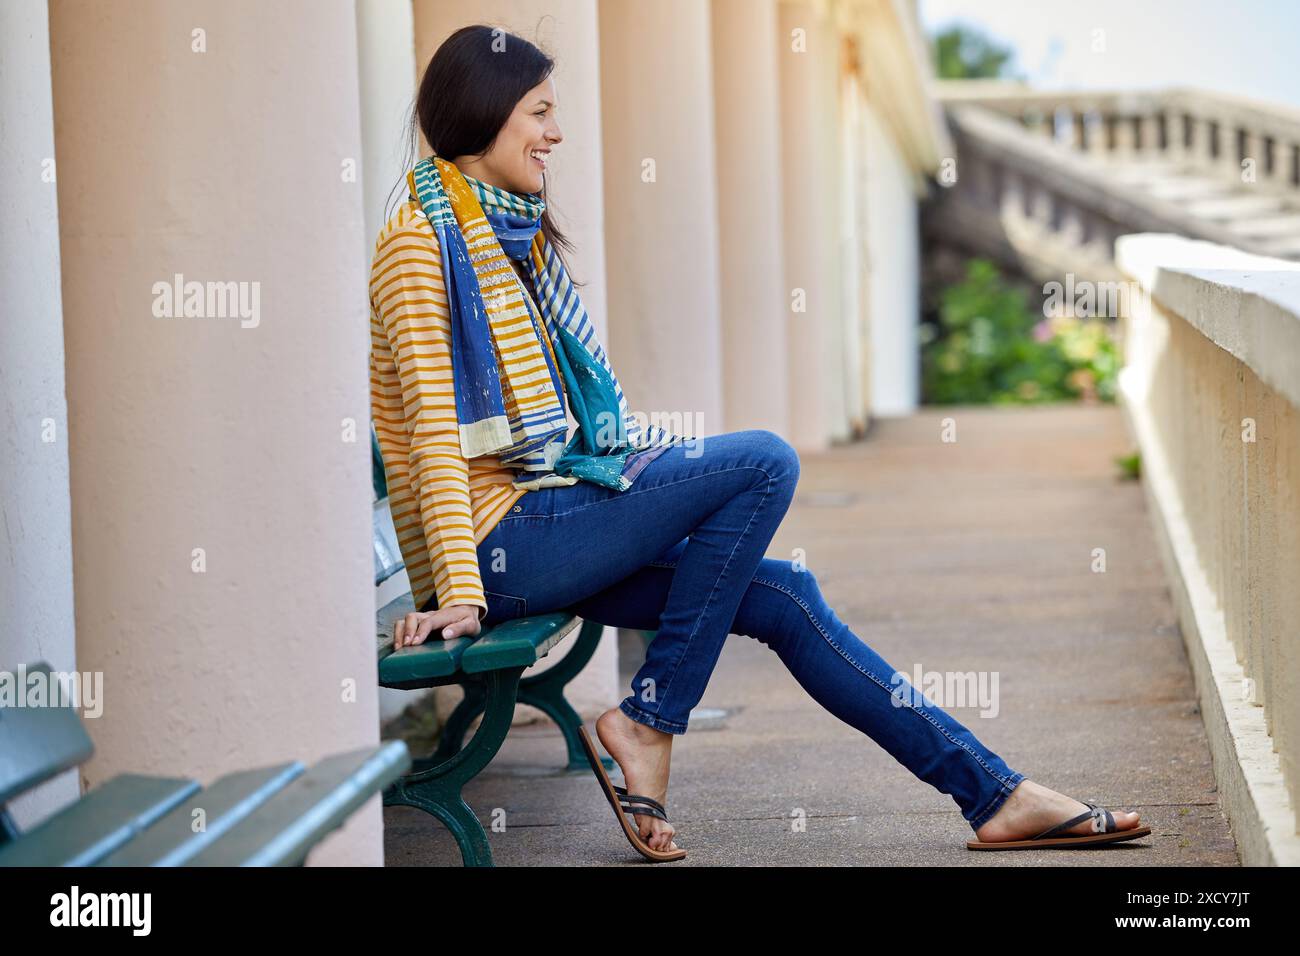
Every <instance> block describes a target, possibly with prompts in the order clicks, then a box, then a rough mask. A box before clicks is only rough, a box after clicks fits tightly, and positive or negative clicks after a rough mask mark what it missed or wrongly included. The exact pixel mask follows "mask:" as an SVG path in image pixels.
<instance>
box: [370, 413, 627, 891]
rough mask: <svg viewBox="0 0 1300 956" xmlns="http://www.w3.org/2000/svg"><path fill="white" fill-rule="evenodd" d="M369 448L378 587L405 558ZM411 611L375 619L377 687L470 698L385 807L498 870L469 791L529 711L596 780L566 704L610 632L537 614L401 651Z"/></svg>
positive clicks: (405, 600) (390, 608)
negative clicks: (545, 662) (556, 657)
mask: <svg viewBox="0 0 1300 956" xmlns="http://www.w3.org/2000/svg"><path fill="white" fill-rule="evenodd" d="M371 447H372V452H373V458H374V462H375V470H374V475H375V497H376V500H375V511H374V519H375V526H374V551H375V584H376V586H378V585H379V584H381V583H383V582H384V581H386V580H388V578H390V577H392V576H393V575H394V574H395V573H397V571H400V570H401V556H400V552H399V551H398V549H397V542H396V534H395V533H394V531H393V527H392V516H391V513H390V512H389V509H388V501H387V497H386V494H387V489H386V487H385V485H384V481H383V479H384V472H383V462H382V459H381V458H380V457H379V445H378V441H377V440H376V439H375V437H374V431H373V429H372V431H371ZM414 610H415V603H414V600H413V599H412V597H411V595H410V593H409V592H408V593H407V594H404V595H402V596H401V597H399V598H397V599H396V600H394V601H391V602H390V603H389V604H387V605H386V606H385V607H383V608H382V609H381V610H380V611H379V613H378V616H377V622H376V623H377V651H378V660H379V683H380V685H381V686H383V687H393V688H399V689H402V690H416V689H423V688H430V687H441V686H445V685H449V684H458V685H460V686H461V687H462V688H463V689H464V692H465V697H464V699H463V700H462V701H461V702H460V703H459V704H458V705H457V706H456V708H455V709H454V710H453V711H452V713H451V715H450V716H449V717H448V718H447V723H446V724H445V725H444V727H443V728H442V733H441V736H440V738H439V742H438V746H437V749H436V750H435V751H434V752H433V753H432V754H430V755H429V756H427V757H418V758H416V759H415V760H414V761H413V762H412V766H411V773H410V774H408V775H407V776H404V777H402V778H401V779H400V780H398V781H397V782H396V783H394V784H393V786H391V787H390V788H389V789H388V790H386V791H385V792H384V806H386V807H387V806H408V807H418V808H419V809H421V810H424V811H425V812H426V813H430V814H432V815H433V816H434V817H436V818H437V819H439V820H441V821H442V823H443V824H444V825H445V826H446V827H447V829H448V830H450V831H451V834H452V836H453V837H455V840H456V844H457V846H459V848H460V851H461V858H462V859H463V860H464V863H465V865H466V866H491V865H492V850H491V848H490V847H489V846H488V840H487V833H486V831H485V830H484V829H483V825H482V824H481V823H480V822H479V820H478V817H476V816H475V814H474V811H473V810H471V809H470V808H469V805H468V804H466V802H465V799H464V797H463V796H462V795H461V792H462V789H463V788H464V786H465V785H466V784H467V783H469V781H470V780H472V779H473V778H474V777H475V776H476V775H477V774H478V773H479V771H481V770H482V769H483V768H484V767H486V766H487V765H488V764H489V763H490V762H491V760H492V758H493V757H494V756H496V754H497V751H499V750H500V749H501V744H502V743H503V742H504V741H505V739H506V734H507V733H508V732H509V730H510V724H511V721H512V719H513V717H514V712H515V704H516V703H524V704H530V705H532V706H533V707H536V708H537V709H538V710H540V711H542V712H543V713H545V714H546V715H547V716H548V717H550V718H551V720H553V721H555V724H556V726H558V727H559V728H560V732H561V733H562V734H563V735H564V741H565V744H566V746H567V748H568V763H567V765H566V768H565V769H566V770H571V771H583V772H587V773H590V766H589V765H588V763H587V758H586V756H585V752H584V751H583V749H582V743H581V741H580V739H579V737H578V728H579V727H580V726H582V717H581V716H579V714H578V712H577V711H575V710H574V709H573V707H572V706H571V705H570V704H569V702H568V700H566V699H565V696H564V688H565V686H566V685H567V684H568V683H569V681H571V680H573V678H574V677H576V676H577V675H578V674H579V672H581V671H582V669H583V668H584V667H586V666H587V663H588V662H589V661H590V660H591V656H592V655H593V654H594V653H595V652H596V647H597V645H598V644H599V643H600V637H601V634H602V633H603V631H604V626H603V625H601V624H596V623H594V622H591V621H587V622H581V621H580V620H579V618H577V617H575V616H574V615H572V614H568V613H564V612H558V613H553V614H539V615H535V616H533V617H526V618H519V619H517V620H513V621H507V622H505V623H503V624H499V625H497V626H496V627H489V628H484V629H483V630H482V631H480V632H479V634H478V635H477V636H475V637H472V638H465V637H460V638H454V639H452V640H449V641H446V640H442V639H439V638H433V639H430V640H428V641H426V642H425V643H423V644H417V645H415V646H414V647H403V648H400V649H399V650H397V651H394V650H393V624H394V622H396V621H397V620H399V619H400V618H402V617H404V616H405V615H406V614H408V613H410V612H411V611H414ZM580 624H581V630H580V631H579V632H578V635H577V639H576V640H575V641H574V642H573V645H572V646H571V647H570V648H569V652H568V653H567V654H566V655H565V656H564V659H563V660H561V661H560V662H559V663H557V664H555V665H553V666H551V667H549V668H547V669H546V670H544V671H542V672H540V673H537V674H533V675H530V676H528V677H523V676H522V675H523V672H524V670H525V669H526V668H528V667H530V666H532V665H533V664H536V663H537V662H538V661H540V660H541V659H542V658H543V657H545V656H546V655H547V654H548V653H549V652H550V650H551V649H552V648H554V647H555V646H556V645H557V644H558V643H559V642H560V641H561V640H563V639H564V638H565V637H566V636H568V635H569V634H571V633H572V632H573V631H574V629H575V628H578V627H579V625H580ZM479 715H482V717H483V722H482V723H481V724H480V725H479V728H478V730H477V731H476V732H475V733H474V736H473V738H471V740H470V742H469V743H468V744H466V743H465V734H466V733H467V732H468V731H469V728H470V726H471V725H472V724H473V722H474V720H475V719H476V718H477V717H479ZM602 759H603V760H604V761H605V765H606V766H607V767H609V768H611V769H612V768H613V766H614V764H613V761H612V760H610V759H609V758H608V757H604V758H602Z"/></svg>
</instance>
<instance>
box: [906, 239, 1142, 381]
mask: <svg viewBox="0 0 1300 956" xmlns="http://www.w3.org/2000/svg"><path fill="white" fill-rule="evenodd" d="M924 330H925V331H926V332H928V334H925V335H923V341H922V347H921V387H922V392H923V396H924V400H925V401H926V402H928V403H932V404H940V405H942V404H955V403H962V404H979V403H990V404H1035V403H1040V402H1059V401H1069V400H1073V399H1085V400H1089V401H1114V398H1115V376H1116V373H1117V372H1118V371H1119V353H1118V350H1117V348H1116V346H1115V343H1114V341H1113V339H1112V336H1111V333H1110V327H1109V324H1108V323H1107V322H1106V321H1105V320H1103V319H1079V318H1072V317H1054V318H1044V317H1043V315H1042V309H1041V307H1039V308H1037V309H1035V308H1033V307H1032V306H1031V304H1030V302H1029V299H1028V296H1026V294H1025V293H1024V291H1022V290H1021V289H1018V288H1015V287H1013V286H1012V285H1010V284H1008V283H1007V282H1005V281H1004V280H1003V278H1002V276H1001V274H1000V273H999V272H998V269H997V267H996V266H995V265H993V263H991V262H989V261H988V260H986V259H972V260H970V261H969V262H968V263H967V267H966V278H965V279H964V280H962V281H961V282H959V283H957V284H956V285H952V286H949V287H948V288H946V289H944V290H943V293H942V296H941V301H940V307H939V327H938V329H937V330H936V329H935V328H934V327H933V326H925V327H924Z"/></svg>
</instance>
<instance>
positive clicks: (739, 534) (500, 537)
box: [478, 429, 799, 849]
mask: <svg viewBox="0 0 1300 956" xmlns="http://www.w3.org/2000/svg"><path fill="white" fill-rule="evenodd" d="M798 477H799V456H798V454H797V453H796V452H795V450H794V449H793V448H792V447H791V446H790V444H789V443H788V442H786V441H785V440H784V439H783V438H781V437H780V436H778V435H776V434H775V433H773V432H770V431H766V430H762V429H751V430H747V431H741V432H728V433H725V434H722V435H715V436H710V437H706V438H704V439H701V440H699V442H697V443H693V444H690V445H679V446H674V447H671V448H669V450H668V451H667V452H665V453H663V454H662V455H660V456H659V457H657V458H655V459H654V460H653V461H651V462H650V463H649V465H647V466H646V467H645V469H644V470H643V471H642V472H641V473H640V474H639V475H638V476H637V478H636V481H635V483H634V484H633V485H632V487H631V488H629V489H628V490H627V491H622V492H617V491H612V490H611V489H608V488H603V487H601V486H599V485H593V484H591V483H589V482H579V483H577V484H575V485H568V486H561V487H552V488H545V489H541V490H540V491H533V492H529V493H528V494H526V495H524V496H523V498H521V499H520V501H519V503H518V504H516V505H515V507H514V509H512V511H511V512H510V513H509V514H507V515H506V516H505V517H503V518H502V519H501V520H500V521H499V522H498V523H497V525H496V527H495V528H494V529H493V530H492V532H491V533H490V534H488V536H487V537H486V538H484V540H483V541H482V542H481V543H480V544H479V547H478V561H479V569H480V572H481V576H482V579H483V587H484V589H485V591H486V592H487V600H488V617H487V618H485V621H486V622H487V623H489V624H491V623H493V622H494V621H495V620H497V619H499V618H500V617H502V616H519V615H522V614H536V613H543V612H545V611H549V610H559V609H563V608H570V607H572V606H573V605H574V604H575V603H576V602H578V601H580V600H581V599H582V598H584V597H587V596H589V595H591V594H593V593H595V592H597V591H599V590H601V589H602V588H605V587H608V586H609V585H611V584H613V583H615V582H616V581H619V580H621V579H622V578H625V577H627V576H628V575H629V574H631V573H632V572H634V571H635V570H637V569H638V568H640V567H643V566H644V565H645V564H646V562H648V561H651V560H653V559H654V558H655V557H657V556H658V555H660V554H662V553H663V552H664V551H665V550H666V549H668V548H669V547H671V546H672V545H673V544H674V543H676V542H680V541H681V540H682V539H683V538H687V541H686V544H685V546H684V547H683V548H682V549H681V551H680V553H679V555H678V557H677V566H676V568H675V573H674V575H673V580H672V582H671V584H670V586H669V588H668V593H667V594H666V595H665V597H664V601H663V602H662V603H661V604H660V605H659V608H658V615H657V616H658V619H659V623H658V634H657V636H656V637H655V640H654V641H653V642H652V644H651V647H650V648H649V650H648V652H647V656H646V661H645V664H644V666H642V668H641V670H640V672H639V673H638V674H637V677H636V680H635V681H634V682H633V694H632V695H630V696H629V697H627V698H626V699H625V700H624V701H623V702H622V704H620V705H619V707H620V709H618V710H611V711H610V712H609V713H607V714H603V715H602V716H601V718H600V720H598V721H597V722H596V733H597V734H598V735H599V737H600V739H601V742H602V743H604V745H605V748H606V749H607V750H608V751H609V752H610V755H611V756H612V757H614V759H615V760H616V761H618V764H619V766H620V767H621V768H622V770H623V776H624V780H625V782H626V783H627V787H628V789H629V791H631V792H634V793H640V794H643V795H645V796H649V797H653V798H655V799H657V800H659V801H660V802H663V801H664V800H666V799H667V790H668V772H669V760H670V757H671V752H672V735H673V734H681V733H685V731H686V725H687V721H688V720H689V718H690V713H691V709H692V708H693V707H694V706H695V705H696V704H698V703H699V701H700V698H701V697H702V696H703V695H704V688H705V686H706V685H707V684H708V681H709V677H710V676H711V675H712V673H713V668H714V665H715V664H716V663H717V660H718V655H719V654H720V653H721V652H722V646H723V644H724V643H725V641H726V638H727V634H728V633H729V630H730V625H731V622H732V620H733V619H734V618H735V615H736V609H737V607H738V606H739V604H740V601H741V598H742V596H743V595H744V593H745V589H746V587H747V586H748V584H749V582H750V580H751V579H752V578H753V574H754V571H755V569H756V568H757V567H758V564H759V562H760V561H761V560H762V559H763V552H764V551H765V550H766V548H767V546H768V544H769V543H770V541H771V539H772V535H773V534H774V533H775V532H776V529H777V526H778V525H779V524H780V523H781V519H782V518H783V517H784V516H785V513H786V510H787V509H788V508H789V506H790V501H791V499H792V498H793V497H794V488H795V483H796V482H797V480H798ZM688 536H689V537H688ZM637 822H638V824H639V829H640V830H641V833H642V836H643V837H644V838H645V839H646V840H647V841H648V842H649V843H650V845H651V846H652V847H654V848H655V849H671V848H672V846H673V844H672V834H673V830H672V826H671V825H670V824H668V823H666V822H664V821H661V820H658V819H656V818H654V817H649V816H644V815H640V816H638V817H637Z"/></svg>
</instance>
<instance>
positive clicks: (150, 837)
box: [0, 662, 411, 867]
mask: <svg viewBox="0 0 1300 956" xmlns="http://www.w3.org/2000/svg"><path fill="white" fill-rule="evenodd" d="M35 671H43V672H45V673H46V674H49V672H50V668H49V665H48V664H46V663H44V662H41V663H39V664H35V665H32V666H29V667H28V668H27V673H28V674H29V675H30V674H32V673H33V672H35ZM47 679H48V678H47ZM93 752H94V745H93V744H92V743H91V740H90V737H89V736H88V735H87V733H86V729H85V727H84V725H83V723H82V720H81V718H80V716H78V714H77V712H76V710H75V709H74V708H73V707H67V706H38V707H23V706H13V707H4V706H0V866H6V867H8V866H300V865H302V864H303V863H305V862H306V859H307V855H308V853H309V852H310V851H311V850H312V848H313V847H315V846H316V845H317V844H318V843H320V841H321V840H323V839H324V838H325V837H326V836H328V835H329V834H330V833H331V832H332V831H334V830H336V829H337V828H339V827H340V826H342V825H343V823H344V822H345V821H346V820H347V819H348V817H349V816H351V815H352V813H353V812H354V811H356V810H357V809H358V808H359V807H361V806H362V804H364V803H365V802H366V801H367V800H369V799H370V798H371V797H372V796H373V795H374V794H376V793H378V792H380V791H382V790H383V789H384V787H386V786H388V785H389V784H390V783H392V782H393V781H394V780H396V779H397V778H398V777H400V776H401V774H402V773H403V772H405V771H406V770H407V769H408V768H409V767H410V765H411V756H410V753H409V752H408V751H407V748H406V745H405V744H404V743H402V742H400V741H394V742H390V743H385V744H382V745H381V746H379V747H367V748H363V749H360V750H353V751H350V752H348V753H343V754H338V755H336V756H333V757H329V758H327V759H325V760H322V761H320V762H319V763H316V764H315V765H313V766H311V767H306V766H304V765H303V764H302V763H299V762H298V761H290V762H287V763H281V764H276V765H274V766H268V767H261V768H258V769H254V770H243V771H239V772H237V773H232V774H228V775H226V776H224V777H222V778H220V779H219V780H217V781H216V782H214V783H213V784H212V785H211V786H209V787H207V788H206V789H205V788H203V787H201V786H200V785H199V784H198V783H197V782H196V781H194V780H190V779H187V778H184V777H156V776H144V775H140V774H122V775H120V776H116V777H114V778H112V779H111V780H108V781H107V782H105V783H104V784H103V785H102V786H99V787H96V788H95V789H93V790H91V791H89V792H88V793H86V794H85V795H83V796H82V797H81V798H80V799H78V800H76V801H74V802H73V803H72V804H71V805H70V806H67V807H65V808H63V809H62V810H59V811H57V812H56V813H55V814H54V815H53V816H51V817H49V818H48V819H46V820H45V821H43V822H42V823H40V824H38V825H37V826H35V827H33V828H32V829H30V830H28V831H26V832H20V831H19V829H18V827H17V826H16V825H15V823H14V821H13V819H12V818H11V817H10V815H9V814H8V813H7V812H6V811H5V810H4V807H5V805H6V804H8V803H9V802H11V801H12V800H13V799H14V798H15V797H17V796H19V795H21V794H23V793H26V792H27V791H28V790H31V789H32V788H34V787H36V786H38V785H39V784H41V783H43V782H45V781H46V780H49V779H51V778H52V777H54V776H56V775H58V774H60V773H63V772H64V771H66V770H69V769H71V768H73V767H77V766H80V765H81V764H82V763H85V761H86V760H88V759H89V758H90V756H91V754H92V753H93ZM196 830H197V832H196Z"/></svg>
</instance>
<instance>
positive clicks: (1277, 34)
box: [918, 0, 1300, 108]
mask: <svg viewBox="0 0 1300 956" xmlns="http://www.w3.org/2000/svg"><path fill="white" fill-rule="evenodd" d="M918 5H919V10H920V15H921V22H922V25H923V26H924V27H925V30H926V32H927V33H933V32H935V30H937V29H939V28H942V27H944V26H948V25H950V24H951V23H953V22H954V21H959V22H962V23H965V24H968V25H971V26H975V27H978V28H979V29H981V30H982V31H983V32H984V33H986V34H988V35H989V36H990V37H992V38H993V39H995V40H998V41H999V42H1001V43H1002V44H1003V45H1006V46H1009V47H1011V48H1012V49H1013V50H1015V52H1016V61H1015V66H1016V68H1018V70H1019V72H1021V73H1023V74H1024V75H1025V77H1026V78H1027V79H1028V80H1029V81H1030V83H1031V84H1032V85H1034V86H1036V87H1040V88H1042V89H1064V88H1074V89H1150V88H1160V87H1173V86H1194V87H1199V88H1202V89H1207V90H1210V91H1213V92H1216V93H1235V94H1239V95H1243V96H1250V97H1254V98H1256V99H1260V100H1265V101H1271V102H1273V103H1281V104H1287V105H1290V106H1293V107H1297V108H1300V65H1298V63H1297V60H1298V59H1300V58H1298V57H1297V54H1296V42H1297V39H1300V0H1235V2H1231V3H1225V2H1223V0H1082V2H1080V0H918Z"/></svg>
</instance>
